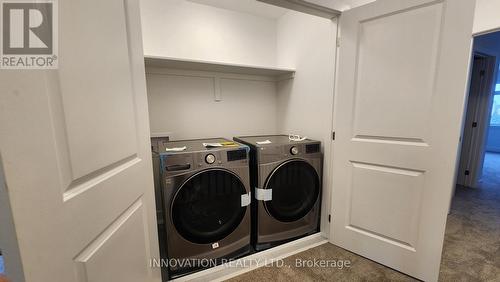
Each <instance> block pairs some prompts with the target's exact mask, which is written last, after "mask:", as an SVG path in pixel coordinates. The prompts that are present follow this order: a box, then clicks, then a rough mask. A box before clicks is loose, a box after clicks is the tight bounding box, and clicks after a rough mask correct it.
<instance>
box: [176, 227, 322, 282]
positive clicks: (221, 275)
mask: <svg viewBox="0 0 500 282" xmlns="http://www.w3.org/2000/svg"><path fill="white" fill-rule="evenodd" d="M327 242H328V240H327V239H326V238H325V237H323V236H322V235H321V233H316V234H313V235H310V236H307V237H304V238H301V239H298V240H295V241H292V242H289V243H286V244H283V245H280V246H277V247H274V248H271V249H268V250H265V251H261V252H258V253H255V254H252V255H249V256H246V257H242V258H240V259H238V260H236V261H235V262H234V264H233V265H228V264H223V265H218V266H216V267H212V268H210V269H206V270H203V271H200V272H196V273H193V274H190V275H186V276H183V277H180V278H178V279H175V280H173V281H223V280H226V279H229V278H232V277H235V276H238V275H241V274H243V273H246V272H249V271H252V270H254V269H256V268H259V267H262V266H265V265H266V264H269V263H272V262H273V261H276V260H280V259H283V258H286V257H289V256H291V255H294V254H296V253H300V252H303V251H305V250H308V249H310V248H314V247H316V246H319V245H322V244H324V243H327Z"/></svg>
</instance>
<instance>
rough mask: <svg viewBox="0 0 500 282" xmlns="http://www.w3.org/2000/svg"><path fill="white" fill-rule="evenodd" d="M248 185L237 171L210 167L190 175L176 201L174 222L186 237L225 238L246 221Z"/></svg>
mask: <svg viewBox="0 0 500 282" xmlns="http://www.w3.org/2000/svg"><path fill="white" fill-rule="evenodd" d="M246 193H247V192H246V189H245V185H244V184H243V183H242V182H241V180H240V178H239V177H238V176H236V175H235V174H234V173H232V172H230V171H228V170H225V169H210V170H205V171H202V172H199V173H197V174H195V175H193V176H191V177H190V178H188V179H187V180H186V181H185V182H184V184H182V186H181V187H180V188H179V190H177V193H176V194H175V196H174V198H173V200H172V206H171V207H172V210H171V215H172V221H173V224H174V226H175V228H176V229H177V232H179V234H180V235H181V236H182V237H184V238H185V239H186V240H188V241H191V242H193V243H198V244H207V243H212V242H216V241H219V240H221V239H224V238H225V237H227V236H228V235H229V234H231V233H232V232H233V231H234V230H235V229H236V228H237V227H238V225H239V224H240V222H241V221H242V220H243V217H244V216H245V212H246V207H242V206H241V195H243V194H246Z"/></svg>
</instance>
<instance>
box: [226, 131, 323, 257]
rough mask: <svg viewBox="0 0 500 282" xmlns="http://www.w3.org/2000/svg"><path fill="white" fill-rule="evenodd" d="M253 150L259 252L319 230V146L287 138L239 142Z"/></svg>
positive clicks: (249, 138)
mask: <svg viewBox="0 0 500 282" xmlns="http://www.w3.org/2000/svg"><path fill="white" fill-rule="evenodd" d="M234 140H235V141H238V142H240V143H243V144H246V145H248V146H249V147H250V171H251V172H250V174H251V181H250V183H251V186H252V194H253V195H254V196H255V199H254V201H253V202H252V217H253V218H252V219H253V224H252V244H253V245H254V247H255V249H256V250H257V251H259V250H263V249H267V248H270V247H273V246H276V245H279V244H282V243H285V242H288V241H291V240H294V239H297V238H300V237H303V236H306V235H310V234H313V233H316V232H318V231H319V216H320V207H321V187H322V186H321V182H322V163H323V157H322V154H321V143H320V142H319V141H314V140H309V139H306V140H302V141H291V140H290V139H289V138H288V136H287V135H265V136H246V137H235V138H234Z"/></svg>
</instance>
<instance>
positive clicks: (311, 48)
mask: <svg viewBox="0 0 500 282" xmlns="http://www.w3.org/2000/svg"><path fill="white" fill-rule="evenodd" d="M277 34H278V39H277V50H278V52H277V61H278V65H284V66H292V67H295V68H296V69H297V72H296V74H295V78H294V79H293V80H287V81H282V82H280V83H278V101H277V105H278V116H279V120H278V130H279V131H280V132H282V133H285V134H286V133H294V134H300V135H305V136H308V137H309V138H312V139H316V140H319V141H321V142H322V148H323V153H324V156H325V161H324V167H323V175H324V177H323V197H322V198H323V203H322V215H323V216H322V221H321V230H322V233H323V234H324V235H325V236H326V237H328V233H329V225H328V216H326V215H328V214H329V213H330V201H329V199H330V195H331V188H332V187H331V164H330V156H331V134H332V133H331V130H332V115H333V109H332V106H333V94H334V76H335V56H336V38H337V22H336V20H329V19H324V18H320V17H312V16H309V15H306V14H303V13H299V12H295V11H289V12H288V13H287V14H285V15H284V16H282V17H281V18H280V19H279V20H278V33H277Z"/></svg>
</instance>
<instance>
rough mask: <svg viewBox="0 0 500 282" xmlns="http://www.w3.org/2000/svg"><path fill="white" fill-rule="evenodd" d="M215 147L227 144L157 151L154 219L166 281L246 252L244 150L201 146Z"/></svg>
mask: <svg viewBox="0 0 500 282" xmlns="http://www.w3.org/2000/svg"><path fill="white" fill-rule="evenodd" d="M221 142H232V141H229V140H226V139H222V138H217V139H204V140H186V141H173V142H165V143H162V144H160V146H159V147H158V154H159V160H160V179H161V180H160V181H161V195H160V196H161V203H162V204H161V205H159V206H158V207H157V214H158V217H159V218H161V219H163V220H162V221H163V223H164V224H163V225H162V226H159V234H160V242H162V241H163V244H160V245H161V246H165V248H166V250H162V251H161V253H163V254H165V256H166V257H164V258H166V259H167V260H166V261H168V266H169V278H170V279H172V278H176V277H179V276H180V275H183V274H187V273H189V272H193V271H195V270H197V269H201V268H207V267H211V266H214V265H215V264H218V263H220V262H221V261H222V259H234V258H237V257H240V256H243V255H246V254H248V253H249V252H250V250H251V246H250V228H251V221H250V217H251V214H250V208H249V204H250V200H251V197H250V178H249V167H248V164H249V160H248V152H249V148H248V147H247V146H245V145H242V144H238V143H236V142H234V143H235V146H227V147H218V148H211V149H207V148H205V146H203V143H221ZM174 148H177V149H176V150H177V151H175V150H174ZM179 148H181V149H183V148H185V149H184V150H181V149H179ZM157 196H158V195H157ZM162 234H164V235H162Z"/></svg>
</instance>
